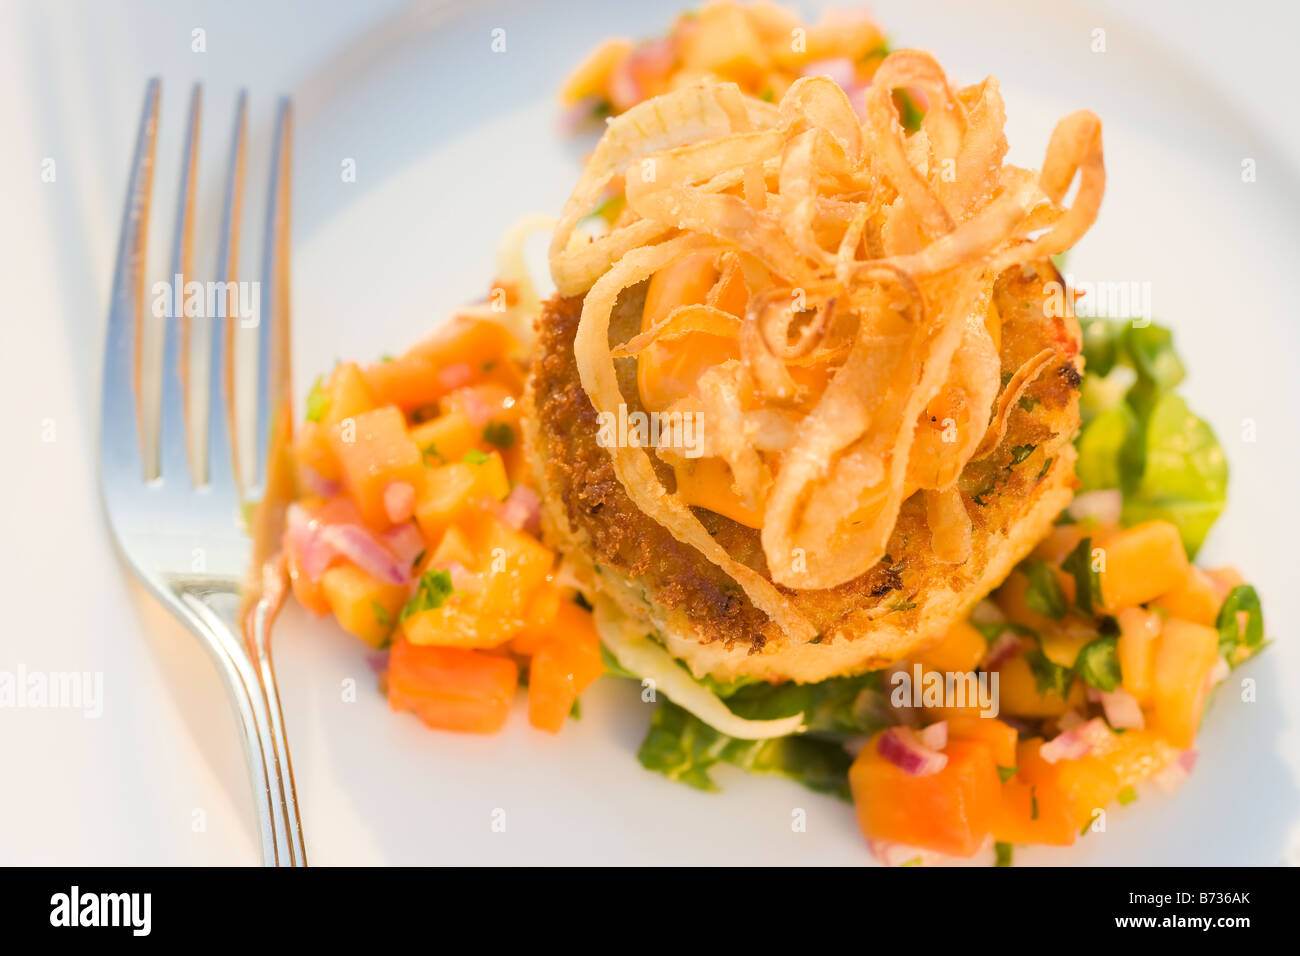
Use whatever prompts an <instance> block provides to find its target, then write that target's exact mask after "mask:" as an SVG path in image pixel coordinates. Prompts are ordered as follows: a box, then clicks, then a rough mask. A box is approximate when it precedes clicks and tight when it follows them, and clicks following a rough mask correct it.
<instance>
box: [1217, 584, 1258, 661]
mask: <svg viewBox="0 0 1300 956" xmlns="http://www.w3.org/2000/svg"><path fill="white" fill-rule="evenodd" d="M1242 613H1244V614H1245V615H1246V626H1245V628H1242V627H1241V622H1240V620H1239V619H1238V615H1239V614H1242ZM1214 623H1215V627H1217V628H1218V631H1219V653H1220V654H1223V655H1224V656H1225V657H1227V658H1228V660H1229V661H1230V662H1231V661H1233V660H1234V659H1235V655H1236V650H1237V648H1238V647H1241V646H1243V645H1244V646H1245V647H1246V648H1247V649H1249V650H1252V651H1253V650H1255V649H1256V648H1258V647H1259V644H1260V642H1261V641H1263V640H1264V611H1263V609H1262V608H1261V607H1260V604H1259V595H1258V594H1257V593H1256V592H1255V589H1254V588H1253V587H1251V586H1250V585H1249V584H1241V585H1238V586H1237V587H1235V588H1233V589H1232V590H1231V591H1229V592H1228V596H1227V597H1226V598H1224V599H1223V604H1222V605H1221V606H1220V607H1219V615H1218V617H1217V618H1216V619H1215V622H1214Z"/></svg>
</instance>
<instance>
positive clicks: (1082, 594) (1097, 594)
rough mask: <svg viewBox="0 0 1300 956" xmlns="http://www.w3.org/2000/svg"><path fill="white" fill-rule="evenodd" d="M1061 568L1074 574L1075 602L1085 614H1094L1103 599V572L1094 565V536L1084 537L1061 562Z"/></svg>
mask: <svg viewBox="0 0 1300 956" xmlns="http://www.w3.org/2000/svg"><path fill="white" fill-rule="evenodd" d="M1061 570H1062V571H1066V572H1068V573H1069V574H1071V575H1073V576H1074V603H1075V606H1077V607H1078V608H1079V610H1081V611H1082V612H1083V613H1084V614H1088V615H1092V614H1093V613H1095V612H1094V608H1099V607H1100V605H1101V603H1102V600H1101V572H1100V571H1094V570H1093V567H1092V538H1090V537H1088V538H1084V539H1083V540H1082V541H1080V542H1079V543H1078V544H1077V545H1075V547H1074V550H1073V551H1071V552H1070V554H1069V556H1068V557H1067V558H1066V559H1065V560H1064V561H1063V562H1061Z"/></svg>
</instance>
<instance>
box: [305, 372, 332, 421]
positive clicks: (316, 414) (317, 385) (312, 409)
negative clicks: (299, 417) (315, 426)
mask: <svg viewBox="0 0 1300 956" xmlns="http://www.w3.org/2000/svg"><path fill="white" fill-rule="evenodd" d="M329 407H330V397H329V393H328V392H326V391H325V384H324V382H322V381H321V378H320V376H317V377H316V381H314V382H312V386H311V391H310V392H308V393H307V421H309V422H318V421H320V420H321V419H322V418H323V417H324V416H325V413H326V412H327V411H329Z"/></svg>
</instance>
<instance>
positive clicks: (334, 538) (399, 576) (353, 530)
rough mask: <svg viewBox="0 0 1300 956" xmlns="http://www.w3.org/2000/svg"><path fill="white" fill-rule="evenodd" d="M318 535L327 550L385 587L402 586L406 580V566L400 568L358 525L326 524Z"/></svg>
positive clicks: (385, 550) (396, 561)
mask: <svg viewBox="0 0 1300 956" xmlns="http://www.w3.org/2000/svg"><path fill="white" fill-rule="evenodd" d="M320 533H321V537H322V538H323V539H324V541H325V542H326V543H327V544H328V545H329V546H330V547H331V548H333V549H334V550H335V551H337V552H338V553H339V554H341V555H342V556H343V557H345V558H347V559H348V560H349V561H351V562H352V563H353V564H355V565H356V566H357V567H359V568H360V569H361V570H362V571H365V572H366V573H367V574H369V575H372V576H374V577H376V578H378V579H379V580H381V581H383V582H385V583H386V584H405V583H406V582H407V581H408V580H410V577H411V576H410V573H409V565H408V566H407V567H405V568H404V567H402V565H401V563H400V562H399V561H398V560H397V559H396V558H395V557H393V554H392V552H391V551H389V550H388V549H387V548H385V547H384V546H383V545H382V544H380V543H379V542H378V541H377V540H376V539H375V536H374V535H372V534H371V533H370V532H369V531H367V530H366V529H365V528H363V527H361V526H360V525H355V524H330V525H325V526H324V527H322V528H321V532H320Z"/></svg>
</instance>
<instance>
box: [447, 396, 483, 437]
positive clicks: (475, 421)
mask: <svg viewBox="0 0 1300 956" xmlns="http://www.w3.org/2000/svg"><path fill="white" fill-rule="evenodd" d="M448 397H449V398H452V399H454V400H455V401H456V402H457V403H458V404H459V405H460V408H461V410H462V411H463V412H464V413H465V417H466V418H468V419H469V423H470V424H471V425H473V426H475V427H476V428H481V427H482V426H484V425H486V424H487V423H488V421H489V420H490V419H491V418H492V406H491V405H489V404H488V403H487V401H486V400H484V398H483V396H482V395H480V394H479V393H478V392H477V391H475V390H474V389H472V388H465V389H461V390H460V391H458V392H456V394H455V395H454V396H448Z"/></svg>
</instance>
